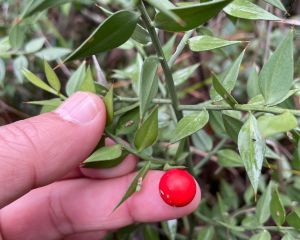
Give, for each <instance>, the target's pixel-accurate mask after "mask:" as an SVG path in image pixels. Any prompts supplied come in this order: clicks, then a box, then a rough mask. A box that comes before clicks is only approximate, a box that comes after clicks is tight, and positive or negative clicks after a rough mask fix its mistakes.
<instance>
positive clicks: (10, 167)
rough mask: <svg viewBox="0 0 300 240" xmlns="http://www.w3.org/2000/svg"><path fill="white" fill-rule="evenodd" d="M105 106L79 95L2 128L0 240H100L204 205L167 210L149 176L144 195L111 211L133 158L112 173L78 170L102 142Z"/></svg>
mask: <svg viewBox="0 0 300 240" xmlns="http://www.w3.org/2000/svg"><path fill="white" fill-rule="evenodd" d="M104 127H105V107H104V104H103V102H102V101H101V99H100V98H99V97H97V96H95V95H93V94H88V93H77V94H75V95H73V96H72V97H71V98H70V99H68V100H67V101H66V102H65V103H64V104H63V105H62V106H61V107H59V108H58V109H57V110H56V111H55V112H52V113H46V114H42V115H40V116H37V117H33V118H30V119H27V120H24V121H19V122H16V123H13V124H10V125H7V126H4V127H1V128H0V183H1V184H0V207H1V208H2V209H1V211H0V240H14V239H17V240H19V239H22V240H26V239H28V240H29V239H30V240H35V239H39V240H40V239H44V240H48V239H49V240H52V239H67V240H83V239H89V240H94V239H99V238H101V237H103V236H105V235H106V234H107V232H108V231H112V230H115V229H118V228H120V227H123V226H126V225H129V224H132V223H135V222H156V221H161V220H166V219H174V218H178V217H181V216H184V215H187V214H188V213H190V212H192V211H193V210H194V209H195V208H197V206H198V204H199V201H200V189H199V187H198V186H197V193H196V196H195V198H194V199H193V201H192V202H191V203H190V204H189V205H187V206H185V207H181V208H174V207H171V206H169V205H167V204H166V203H165V202H164V201H163V200H162V199H161V197H160V195H159V191H158V183H159V179H160V178H161V176H162V174H163V172H161V171H150V172H149V173H148V174H147V176H146V178H145V179H144V181H143V187H142V189H141V191H140V192H138V193H135V194H134V195H133V196H132V197H131V198H129V199H128V200H127V201H126V202H125V203H124V204H122V205H121V206H120V207H119V208H118V209H117V210H116V211H114V212H113V211H112V210H113V208H114V207H115V206H116V204H117V203H118V201H119V200H120V199H121V197H122V196H123V194H124V192H125V191H126V189H127V187H128V186H129V183H130V181H131V179H132V178H133V177H134V173H133V171H134V169H135V165H136V161H137V159H136V157H134V156H132V155H128V156H127V157H126V159H125V160H124V161H123V162H122V163H121V164H120V165H118V166H117V167H114V168H111V169H81V168H79V165H80V163H81V162H82V161H83V160H84V159H85V158H86V157H88V155H89V154H90V153H91V151H92V150H93V149H94V147H95V146H96V144H97V143H98V141H99V139H100V138H101V136H102V133H103V130H104Z"/></svg>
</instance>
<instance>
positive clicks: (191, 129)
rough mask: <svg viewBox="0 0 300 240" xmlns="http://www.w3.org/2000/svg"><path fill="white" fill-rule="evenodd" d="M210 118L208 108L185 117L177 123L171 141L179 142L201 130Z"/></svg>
mask: <svg viewBox="0 0 300 240" xmlns="http://www.w3.org/2000/svg"><path fill="white" fill-rule="evenodd" d="M208 119H209V114H208V112H207V111H206V110H203V111H201V112H196V113H193V114H190V115H188V116H185V117H183V118H182V119H181V120H180V121H179V122H178V123H177V125H176V128H175V130H174V133H173V135H172V138H171V143H175V142H178V141H179V140H181V139H183V138H186V137H188V136H190V135H192V134H193V133H195V132H197V131H199V130H200V129H201V128H203V127H204V126H205V125H206V124H207V122H208Z"/></svg>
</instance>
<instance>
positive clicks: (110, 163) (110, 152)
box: [82, 144, 127, 168]
mask: <svg viewBox="0 0 300 240" xmlns="http://www.w3.org/2000/svg"><path fill="white" fill-rule="evenodd" d="M126 154H127V153H125V155H126ZM123 159H124V155H123V154H122V146H121V145H120V144H116V145H111V146H105V147H102V148H100V149H98V150H96V151H95V152H94V153H93V154H92V155H91V156H89V157H88V158H87V159H86V160H85V161H84V162H83V164H82V167H85V168H110V167H114V166H117V165H118V164H120V163H121V162H122V161H123Z"/></svg>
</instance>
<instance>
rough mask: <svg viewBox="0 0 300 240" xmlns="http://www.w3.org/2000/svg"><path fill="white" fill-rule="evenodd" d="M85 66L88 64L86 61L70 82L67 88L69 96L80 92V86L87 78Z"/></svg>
mask: <svg viewBox="0 0 300 240" xmlns="http://www.w3.org/2000/svg"><path fill="white" fill-rule="evenodd" d="M85 65H86V62H85V61H84V62H83V63H82V64H81V65H80V66H79V68H77V70H76V71H75V72H74V73H73V74H72V75H71V77H70V79H69V80H68V82H67V86H66V92H67V95H68V96H71V95H72V94H73V93H75V92H76V91H79V89H80V86H81V84H82V82H83V81H84V78H85V72H86V71H85Z"/></svg>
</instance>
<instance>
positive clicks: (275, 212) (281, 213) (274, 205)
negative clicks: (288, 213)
mask: <svg viewBox="0 0 300 240" xmlns="http://www.w3.org/2000/svg"><path fill="white" fill-rule="evenodd" d="M270 209H271V215H272V218H273V220H274V222H275V223H276V224H277V225H278V226H281V225H282V224H283V223H284V221H285V209H284V207H283V204H282V201H281V199H280V196H279V193H278V189H277V188H276V189H275V190H274V191H273V193H272V200H271V205H270Z"/></svg>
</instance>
